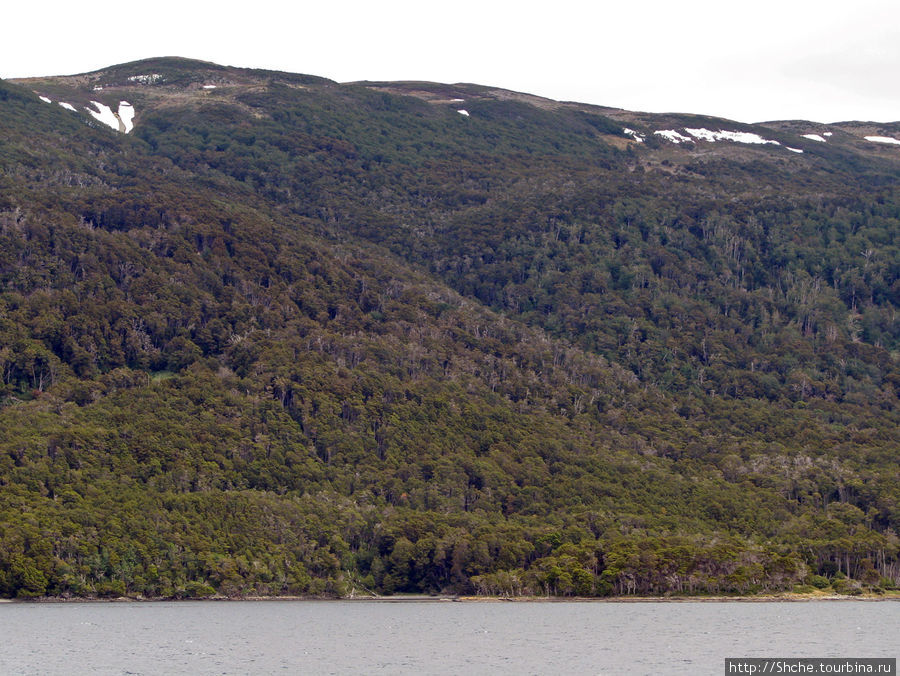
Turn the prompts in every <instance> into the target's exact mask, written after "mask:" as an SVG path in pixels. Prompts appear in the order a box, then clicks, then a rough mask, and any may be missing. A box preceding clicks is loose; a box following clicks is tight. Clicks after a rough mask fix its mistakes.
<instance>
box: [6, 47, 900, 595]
mask: <svg viewBox="0 0 900 676" xmlns="http://www.w3.org/2000/svg"><path fill="white" fill-rule="evenodd" d="M148 72H152V73H154V74H156V75H158V76H159V77H157V78H145V81H136V80H135V77H136V76H139V75H141V74H143V73H148ZM205 83H215V84H216V88H215V89H212V88H204V87H203V85H204V84H205ZM101 85H102V92H101V93H98V90H96V89H94V87H95V86H101ZM406 87H407V90H404V85H403V83H358V84H341V85H338V84H337V83H334V82H331V81H329V80H325V79H323V78H316V77H312V76H301V75H294V74H287V73H275V72H270V71H252V70H245V69H232V68H225V67H219V66H213V65H211V64H205V63H201V62H192V61H187V60H180V59H155V60H148V61H143V62H135V63H133V64H124V65H121V66H117V67H114V68H110V69H106V70H103V71H98V72H96V73H92V74H86V75H85V76H82V77H81V78H80V79H77V78H68V79H67V78H46V79H40V80H38V79H35V80H32V81H28V82H5V81H0V430H2V432H0V596H2V597H6V598H20V599H29V598H42V597H63V598H70V597H92V598H97V597H100V598H103V597H113V598H115V597H122V596H124V597H130V598H201V597H210V596H225V597H232V598H239V597H248V596H279V595H291V596H321V597H342V596H363V595H390V594H403V593H417V594H478V595H491V596H627V595H642V596H663V595H694V596H702V595H751V594H761V593H774V592H784V591H788V592H790V591H793V592H808V593H811V592H813V591H815V590H826V591H829V592H831V593H836V594H842V595H858V594H863V593H866V594H885V593H891V592H893V591H895V590H897V587H898V584H900V537H898V529H900V481H898V460H900V455H898V454H900V406H898V403H900V402H898V394H900V319H898V307H900V190H898V188H897V186H898V183H897V179H898V178H900V150H897V149H894V148H887V149H884V148H871V149H870V148H869V147H868V146H865V145H862V142H861V141H859V139H858V138H856V137H854V136H853V128H852V126H851V125H845V126H843V127H842V126H840V125H836V126H834V127H833V136H832V137H829V142H828V143H816V142H811V141H809V140H805V139H803V138H802V137H800V138H797V135H796V134H795V135H793V136H792V135H791V134H792V132H790V131H789V130H786V128H784V127H778V126H777V125H772V126H771V127H767V128H760V127H754V128H753V129H754V130H755V131H757V132H759V133H761V134H764V135H766V137H767V138H775V139H780V141H781V142H782V143H784V144H787V143H790V144H792V145H795V146H796V147H797V148H802V149H803V150H804V153H803V154H802V155H801V154H794V153H786V152H785V149H784V148H782V147H777V146H775V145H768V146H762V147H756V146H753V147H750V146H740V147H739V146H738V144H734V143H729V144H728V145H725V144H724V143H719V144H711V143H706V142H700V141H697V142H696V143H691V144H684V145H678V146H675V145H673V144H670V143H668V142H666V141H664V140H660V139H658V138H653V125H654V124H656V125H657V126H659V127H660V128H663V126H664V125H670V126H666V127H665V128H671V125H673V124H674V123H675V122H674V121H673V119H672V118H671V116H669V117H666V118H665V119H660V120H658V121H657V122H654V121H653V120H651V119H649V118H648V117H647V116H642V117H640V118H634V119H632V118H628V117H627V116H628V115H630V114H629V113H627V111H615V110H612V109H597V108H593V107H589V106H577V105H575V104H566V105H563V104H560V105H559V106H556V107H550V106H546V105H536V104H535V103H534V102H533V101H530V100H528V99H527V98H519V99H516V98H514V97H511V96H510V95H508V93H507V94H504V95H502V96H501V95H500V94H498V93H497V91H496V90H491V89H489V88H483V87H477V86H475V85H455V86H452V87H451V86H449V85H427V86H426V85H425V84H423V83H415V91H413V89H412V85H407V86H406ZM38 94H40V95H46V96H47V97H50V98H52V99H53V100H54V101H56V100H67V101H73V102H76V103H78V102H80V101H88V100H90V99H91V97H97V96H101V97H109V98H107V99H103V100H107V102H108V103H109V104H110V105H111V104H113V103H115V101H117V100H118V98H122V99H126V98H127V100H129V101H130V102H131V103H133V104H134V106H135V109H136V110H137V111H138V114H137V117H136V118H135V129H134V131H133V132H131V133H130V134H127V135H126V134H120V133H117V132H115V131H113V130H111V129H109V128H108V127H104V126H102V125H100V124H98V123H96V121H94V120H93V119H92V118H91V117H90V116H88V115H86V114H79V113H73V112H71V111H68V110H65V109H63V108H62V107H60V106H57V105H55V104H53V105H48V104H46V103H45V102H43V101H41V100H40V99H39V97H38ZM79 97H80V98H79ZM456 99H465V107H466V111H467V112H468V113H469V115H468V116H463V115H460V114H459V113H458V112H457V110H456V108H457V107H458V106H459V105H462V104H458V103H455V100H456ZM623 120H624V122H623ZM625 122H628V124H625ZM679 122H680V123H681V124H682V125H695V126H699V125H700V124H701V122H699V121H697V118H696V117H694V116H685V117H684V118H683V119H681V120H680V121H679ZM705 124H708V125H713V124H717V125H724V124H732V125H737V123H727V121H721V120H718V121H717V120H707V121H706V122H705ZM744 126H746V125H744ZM625 127H631V128H636V129H638V130H639V131H640V132H641V133H644V134H646V135H647V141H646V142H645V143H638V142H636V141H634V140H633V139H632V138H631V137H629V136H628V135H627V134H625V133H624V132H623V129H624V128H625ZM729 128H731V127H729ZM735 128H737V127H735ZM897 131H898V130H896V129H894V128H893V127H891V126H890V125H889V126H888V127H887V128H885V130H884V131H883V132H882V133H885V134H887V133H893V134H895V135H896V134H897ZM831 139H833V141H832V140H831ZM704 144H705V145H704ZM870 145H871V144H870Z"/></svg>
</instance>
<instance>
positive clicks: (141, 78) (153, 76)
mask: <svg viewBox="0 0 900 676" xmlns="http://www.w3.org/2000/svg"><path fill="white" fill-rule="evenodd" d="M162 79H163V76H162V75H160V74H159V73H150V74H149V75H132V76H131V77H129V78H128V81H129V82H137V83H138V84H145V85H151V84H156V83H157V82H159V81H160V80H162Z"/></svg>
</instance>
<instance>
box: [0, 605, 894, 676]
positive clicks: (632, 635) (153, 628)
mask: <svg viewBox="0 0 900 676" xmlns="http://www.w3.org/2000/svg"><path fill="white" fill-rule="evenodd" d="M898 637H900V603H896V602H889V601H888V602H865V601H840V602H813V603H788V602H783V603H779V602H769V603H740V602H723V603H699V602H697V603H694V602H685V603H641V602H635V603H564V602H559V603H503V602H463V603H453V602H447V601H444V602H440V601H435V602H410V601H407V602H400V603H378V602H360V601H337V602H321V601H261V602H239V603H229V602H172V603H165V602H154V603H72V604H0V673H2V674H88V673H90V674H95V673H96V674H278V673H282V674H400V673H408V674H466V675H468V674H724V673H725V672H724V660H725V658H726V657H897V656H898V653H900V649H898V648H900V638H898Z"/></svg>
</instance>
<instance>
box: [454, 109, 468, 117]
mask: <svg viewBox="0 0 900 676" xmlns="http://www.w3.org/2000/svg"><path fill="white" fill-rule="evenodd" d="M456 112H457V113H459V114H460V115H465V116H466V117H469V111H468V110H457V111H456Z"/></svg>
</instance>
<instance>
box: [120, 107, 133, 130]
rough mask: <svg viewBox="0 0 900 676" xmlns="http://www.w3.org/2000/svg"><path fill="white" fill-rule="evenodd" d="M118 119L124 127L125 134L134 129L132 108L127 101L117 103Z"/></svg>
mask: <svg viewBox="0 0 900 676" xmlns="http://www.w3.org/2000/svg"><path fill="white" fill-rule="evenodd" d="M119 119H120V120H121V121H122V126H123V127H125V133H126V134H127V133H128V132H130V131H131V130H132V129H134V106H132V105H131V104H130V103H128V101H119Z"/></svg>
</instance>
